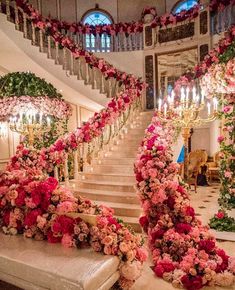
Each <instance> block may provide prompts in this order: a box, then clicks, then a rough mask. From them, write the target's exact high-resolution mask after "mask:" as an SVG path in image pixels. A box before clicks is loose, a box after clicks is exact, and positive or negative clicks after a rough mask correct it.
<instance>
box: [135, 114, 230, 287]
mask: <svg viewBox="0 0 235 290" xmlns="http://www.w3.org/2000/svg"><path fill="white" fill-rule="evenodd" d="M173 135H174V128H173V126H172V125H171V123H170V122H169V123H164V122H162V121H161V120H160V119H159V118H158V116H157V114H156V115H155V116H154V117H153V120H152V123H151V124H150V125H149V127H148V128H147V129H146V135H145V138H144V140H143V141H142V145H141V147H140V149H139V154H138V159H137V161H136V162H135V173H136V180H137V192H138V195H139V197H140V201H141V204H142V208H143V216H142V217H140V224H141V226H142V227H143V229H144V231H145V232H146V233H147V234H148V243H149V248H150V250H151V252H152V258H153V263H154V266H153V267H152V268H153V271H154V273H155V274H156V275H157V276H158V277H161V278H163V279H164V280H166V281H169V282H172V284H173V285H174V286H175V287H182V286H183V287H184V288H186V289H188V290H194V289H200V288H202V287H203V286H207V285H208V286H214V285H219V286H229V285H232V284H233V283H234V274H235V258H231V257H229V256H228V255H227V254H226V253H225V252H224V251H223V250H222V249H219V248H218V247H217V246H216V242H215V238H214V237H213V235H212V234H211V233H210V232H209V230H208V227H206V226H203V225H202V223H201V221H200V220H198V219H197V217H196V216H195V212H194V209H193V208H192V207H191V206H190V199H189V195H188V193H187V190H186V188H185V187H184V185H182V184H181V183H180V182H179V181H178V177H177V176H178V175H177V171H178V165H177V164H176V163H173V162H172V149H171V146H172V139H173Z"/></svg>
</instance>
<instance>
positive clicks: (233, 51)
mask: <svg viewBox="0 0 235 290" xmlns="http://www.w3.org/2000/svg"><path fill="white" fill-rule="evenodd" d="M234 57H235V41H233V42H232V43H231V45H230V46H229V47H228V48H227V49H226V50H225V52H224V53H223V54H221V55H219V61H220V62H223V63H227V62H228V61H229V60H230V59H232V58H234Z"/></svg>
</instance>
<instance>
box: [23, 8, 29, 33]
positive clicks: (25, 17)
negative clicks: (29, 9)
mask: <svg viewBox="0 0 235 290" xmlns="http://www.w3.org/2000/svg"><path fill="white" fill-rule="evenodd" d="M23 35H24V38H28V29H27V16H26V14H25V13H23Z"/></svg>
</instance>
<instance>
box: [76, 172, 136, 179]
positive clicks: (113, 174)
mask: <svg viewBox="0 0 235 290" xmlns="http://www.w3.org/2000/svg"><path fill="white" fill-rule="evenodd" d="M81 175H103V176H118V177H135V175H134V174H124V173H120V174H118V173H108V172H107V173H105V172H104V173H102V172H101V173H98V172H83V173H82V174H81ZM82 181H83V180H82Z"/></svg>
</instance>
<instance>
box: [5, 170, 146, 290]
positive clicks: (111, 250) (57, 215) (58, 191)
mask: <svg viewBox="0 0 235 290" xmlns="http://www.w3.org/2000/svg"><path fill="white" fill-rule="evenodd" d="M79 213H82V214H85V215H86V214H89V215H93V217H94V222H93V223H91V222H86V221H84V220H82V219H81V218H80V217H79ZM69 214H70V216H69ZM71 214H72V216H71ZM76 215H78V216H76ZM84 219H85V218H84ZM0 227H1V229H2V230H3V232H4V233H5V234H11V235H16V234H23V235H24V236H25V237H27V238H33V239H35V240H47V241H48V242H49V243H62V245H63V246H65V247H77V248H83V247H92V248H93V249H94V251H96V252H101V253H103V254H105V255H114V256H117V257H118V258H119V259H120V265H119V271H120V278H119V281H118V283H119V286H120V287H121V288H122V289H129V288H130V287H131V286H132V285H133V283H134V282H135V280H136V279H138V277H139V276H140V275H141V271H142V267H143V262H144V261H145V260H146V259H147V252H146V250H145V249H144V248H143V247H142V245H143V240H142V238H141V236H140V235H138V236H137V235H135V234H134V233H133V232H131V231H130V230H129V229H128V228H127V227H126V226H125V225H124V224H123V223H122V222H120V221H118V220H117V219H116V218H115V217H114V216H113V210H112V209H110V208H108V207H106V206H104V205H100V206H97V205H96V204H94V203H93V202H91V201H90V200H88V199H85V198H82V197H80V196H78V197H74V195H73V193H72V192H71V191H70V190H69V189H67V188H65V187H60V186H58V182H57V180H56V179H54V178H52V177H49V178H48V177H47V176H45V175H43V174H42V172H41V171H40V170H38V169H34V171H32V170H31V171H30V172H29V171H26V170H14V171H11V172H9V171H6V172H4V173H2V174H0Z"/></svg>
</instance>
